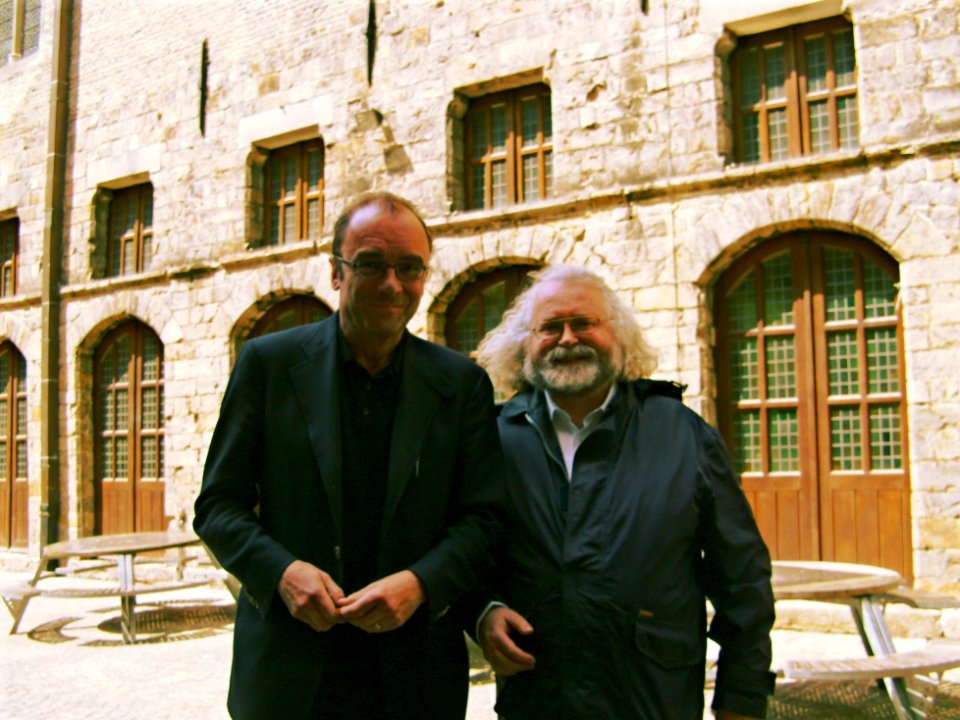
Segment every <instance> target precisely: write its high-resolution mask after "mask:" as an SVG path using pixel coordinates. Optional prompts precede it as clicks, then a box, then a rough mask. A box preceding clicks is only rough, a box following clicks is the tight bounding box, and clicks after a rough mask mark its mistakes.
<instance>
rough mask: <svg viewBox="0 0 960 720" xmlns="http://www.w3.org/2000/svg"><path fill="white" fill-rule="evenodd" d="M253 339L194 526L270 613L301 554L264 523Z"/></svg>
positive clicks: (216, 441) (231, 390) (227, 399)
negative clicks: (285, 576) (258, 509)
mask: <svg viewBox="0 0 960 720" xmlns="http://www.w3.org/2000/svg"><path fill="white" fill-rule="evenodd" d="M256 347H257V346H256V343H255V342H248V343H247V344H246V345H245V346H244V348H243V350H242V351H241V352H240V355H239V357H238V358H237V362H236V365H235V367H234V369H233V372H232V373H231V376H230V381H229V383H228V384H227V390H226V393H225V394H224V399H223V403H222V405H221V408H220V417H219V419H218V421H217V426H216V429H215V430H214V433H213V440H212V441H211V444H210V449H209V452H208V454H207V460H206V464H205V466H204V471H203V484H202V487H201V489H200V495H199V496H198V497H197V500H196V503H195V506H194V510H195V517H194V521H193V525H194V529H195V530H196V532H197V534H198V535H199V536H200V538H201V539H202V540H203V541H204V542H205V543H206V544H207V546H208V547H209V548H210V549H211V550H212V551H213V553H214V555H216V557H217V560H218V561H219V562H220V564H221V565H223V567H224V568H226V570H227V571H228V572H230V573H231V574H233V575H235V576H236V577H237V578H238V579H239V580H240V582H242V583H243V586H244V590H245V591H246V593H247V597H248V599H249V600H250V601H251V604H253V605H254V607H256V608H257V609H258V610H259V611H260V612H261V613H263V614H266V611H267V609H268V608H269V605H270V602H271V600H272V598H273V596H274V593H275V590H276V587H277V584H278V583H279V581H280V577H281V575H282V574H283V571H284V570H285V569H286V567H287V566H288V565H289V564H290V563H291V562H293V561H294V560H295V559H296V558H295V556H294V555H293V554H292V553H290V552H289V551H288V550H287V549H286V548H284V547H283V546H282V545H281V544H280V543H278V542H277V541H276V540H274V539H273V538H272V537H271V536H270V535H269V534H268V533H267V531H266V530H265V528H264V527H263V526H262V524H261V523H260V521H259V519H258V517H257V514H256V511H255V509H256V507H257V504H258V503H259V484H258V479H259V477H260V473H261V467H262V464H263V437H264V428H263V423H264V420H265V419H266V417H267V413H266V411H265V401H264V397H265V392H264V384H265V371H264V367H263V363H262V360H261V358H260V357H259V356H258V355H257V352H256Z"/></svg>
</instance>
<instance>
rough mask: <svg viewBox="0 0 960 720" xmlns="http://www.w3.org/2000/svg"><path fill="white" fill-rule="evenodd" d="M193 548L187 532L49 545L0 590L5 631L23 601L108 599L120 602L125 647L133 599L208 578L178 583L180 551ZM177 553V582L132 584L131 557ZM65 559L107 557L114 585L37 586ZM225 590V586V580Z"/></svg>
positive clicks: (16, 620) (131, 635)
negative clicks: (27, 572) (29, 569)
mask: <svg viewBox="0 0 960 720" xmlns="http://www.w3.org/2000/svg"><path fill="white" fill-rule="evenodd" d="M193 545H202V543H201V542H200V538H198V537H197V536H196V535H194V534H193V533H188V532H180V531H168V532H133V533H120V534H116V535H93V536H89V537H82V538H76V539H74V540H64V541H62V542H56V543H52V544H50V545H47V546H46V547H45V548H44V549H43V557H42V558H41V560H40V563H39V565H38V566H37V570H36V572H35V573H34V575H33V577H32V578H30V579H29V580H27V581H26V582H22V583H17V584H16V585H13V586H10V587H6V588H3V589H0V595H2V597H3V601H4V603H5V604H6V606H7V608H8V609H9V610H10V613H11V614H12V615H13V626H12V627H11V629H10V633H11V634H13V633H15V632H16V631H17V627H18V626H19V624H20V620H21V618H22V617H23V613H24V611H25V610H26V607H27V604H28V603H29V601H30V600H31V599H32V598H34V597H36V596H38V595H40V596H46V597H67V598H70V597H109V596H117V597H119V598H120V613H121V617H120V629H121V632H122V634H123V641H124V642H125V643H128V644H129V643H133V642H135V641H136V636H137V616H136V606H137V596H138V595H144V594H146V593H156V592H166V591H171V590H181V589H184V588H189V587H196V586H199V585H206V584H208V583H209V582H210V580H209V579H201V580H184V579H183V576H182V571H183V564H184V556H183V552H182V551H183V549H184V548H186V547H189V546H193ZM169 549H178V550H180V551H181V552H180V556H179V560H178V564H177V579H176V580H174V581H172V582H155V583H138V582H137V580H136V577H135V574H134V568H135V562H134V560H135V557H136V556H137V555H138V554H140V553H146V552H152V551H159V550H169ZM70 558H108V559H109V558H112V559H113V562H114V563H115V565H116V570H117V584H116V585H114V586H112V587H76V586H66V587H65V586H63V584H62V583H60V582H55V583H51V584H44V585H41V584H40V581H41V580H44V579H46V578H50V577H54V576H56V573H50V572H48V571H47V570H46V568H47V567H48V566H49V564H50V563H51V561H54V560H67V559H70ZM225 582H227V583H228V587H230V585H229V582H228V581H226V580H225Z"/></svg>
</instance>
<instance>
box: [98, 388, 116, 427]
mask: <svg viewBox="0 0 960 720" xmlns="http://www.w3.org/2000/svg"><path fill="white" fill-rule="evenodd" d="M114 400H115V398H114V394H113V393H104V396H103V407H102V408H101V415H100V419H101V422H102V424H103V430H104V431H105V432H106V431H110V430H113V429H114V424H115V423H116V419H115V418H114V413H113V405H114Z"/></svg>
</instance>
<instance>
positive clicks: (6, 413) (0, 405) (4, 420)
mask: <svg viewBox="0 0 960 720" xmlns="http://www.w3.org/2000/svg"><path fill="white" fill-rule="evenodd" d="M9 423H10V401H9V400H7V399H6V398H4V399H2V400H0V437H6V428H7V426H8V425H9Z"/></svg>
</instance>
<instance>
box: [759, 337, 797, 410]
mask: <svg viewBox="0 0 960 720" xmlns="http://www.w3.org/2000/svg"><path fill="white" fill-rule="evenodd" d="M765 345H766V356H767V397H768V398H790V397H796V395H797V385H796V372H795V370H794V366H793V356H794V353H793V338H792V337H768V338H766V343H765Z"/></svg>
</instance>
